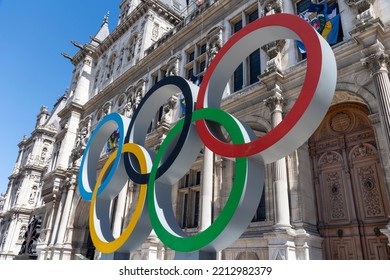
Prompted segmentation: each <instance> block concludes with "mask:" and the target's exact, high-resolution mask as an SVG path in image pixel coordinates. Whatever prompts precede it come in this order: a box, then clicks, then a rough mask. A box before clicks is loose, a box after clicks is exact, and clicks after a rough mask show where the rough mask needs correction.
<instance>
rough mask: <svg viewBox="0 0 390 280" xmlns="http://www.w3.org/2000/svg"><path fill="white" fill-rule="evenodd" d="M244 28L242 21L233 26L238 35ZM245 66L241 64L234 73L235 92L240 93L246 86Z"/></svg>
mask: <svg viewBox="0 0 390 280" xmlns="http://www.w3.org/2000/svg"><path fill="white" fill-rule="evenodd" d="M241 28H242V20H240V21H238V22H236V23H235V24H234V25H233V32H234V33H236V32H237V31H239V30H240V29H241ZM243 70H244V68H243V64H242V63H241V64H240V65H239V66H238V67H237V69H236V70H235V71H234V74H233V84H234V85H233V91H238V90H240V89H242V86H243V84H244V73H243Z"/></svg>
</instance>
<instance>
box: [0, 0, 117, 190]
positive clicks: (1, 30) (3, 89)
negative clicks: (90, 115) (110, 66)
mask: <svg viewBox="0 0 390 280" xmlns="http://www.w3.org/2000/svg"><path fill="white" fill-rule="evenodd" d="M120 1H121V0H67V1H58V0H35V1H15V0H0V97H1V109H0V117H1V122H0V131H1V132H2V137H0V147H2V153H1V160H0V193H2V192H5V191H6V188H7V184H8V176H9V175H10V174H11V171H12V169H13V166H14V164H15V161H16V157H17V153H18V147H17V144H18V143H19V142H20V141H21V140H22V138H23V135H27V136H29V135H30V133H31V131H32V130H33V129H34V126H35V121H36V116H37V114H38V112H39V109H40V107H41V106H42V105H45V106H47V107H48V108H49V110H51V109H52V108H53V105H54V103H55V102H56V100H57V98H58V97H59V96H61V95H62V94H63V93H64V91H65V90H66V88H67V87H69V84H70V79H71V75H72V70H73V65H72V64H71V63H70V61H69V60H67V59H65V58H63V57H62V56H61V55H60V53H61V52H65V53H68V54H70V55H74V54H75V53H76V52H77V50H78V49H77V48H76V47H74V46H73V45H72V44H71V43H70V41H71V40H74V41H76V42H78V43H81V44H85V43H88V42H89V41H90V39H89V35H95V33H96V32H97V31H98V29H99V27H100V25H101V23H102V20H103V17H104V16H105V14H106V13H107V11H109V12H110V17H109V25H110V30H113V29H114V28H115V26H116V25H117V22H118V14H119V3H120Z"/></svg>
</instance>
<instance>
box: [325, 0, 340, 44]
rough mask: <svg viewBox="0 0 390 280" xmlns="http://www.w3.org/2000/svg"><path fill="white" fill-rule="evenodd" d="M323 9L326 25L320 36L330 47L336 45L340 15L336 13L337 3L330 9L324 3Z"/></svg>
mask: <svg viewBox="0 0 390 280" xmlns="http://www.w3.org/2000/svg"><path fill="white" fill-rule="evenodd" d="M324 7H325V9H326V13H325V14H326V20H327V21H326V25H325V28H324V30H323V31H322V33H321V35H322V37H324V39H325V40H326V41H328V43H329V44H330V45H332V44H336V43H337V39H338V36H339V29H340V13H338V12H337V11H338V9H337V8H338V6H337V3H333V4H332V5H331V6H330V7H328V4H327V3H326V1H325V4H324Z"/></svg>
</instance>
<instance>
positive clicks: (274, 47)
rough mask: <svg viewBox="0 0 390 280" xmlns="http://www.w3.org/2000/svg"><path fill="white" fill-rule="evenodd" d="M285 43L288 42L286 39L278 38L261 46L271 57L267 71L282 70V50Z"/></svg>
mask: <svg viewBox="0 0 390 280" xmlns="http://www.w3.org/2000/svg"><path fill="white" fill-rule="evenodd" d="M285 44H286V40H277V41H273V42H271V43H269V44H266V45H264V46H262V47H261V49H262V50H263V51H265V52H266V53H267V55H268V57H269V60H268V61H267V68H266V69H265V72H272V71H276V70H280V68H281V59H280V52H281V51H282V49H283V47H284V45H285Z"/></svg>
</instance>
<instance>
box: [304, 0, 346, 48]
mask: <svg viewBox="0 0 390 280" xmlns="http://www.w3.org/2000/svg"><path fill="white" fill-rule="evenodd" d="M299 16H300V17H301V18H302V19H304V20H306V21H307V22H308V23H309V24H310V25H311V26H313V28H314V29H315V30H317V32H318V33H320V34H321V35H322V37H324V39H325V40H326V41H327V42H328V43H329V44H330V45H332V44H336V43H337V41H338V35H339V29H340V13H339V12H338V5H337V3H333V4H332V5H331V6H329V7H328V3H327V2H326V1H324V4H319V5H316V4H311V5H310V7H309V9H308V10H307V11H305V12H303V13H301V14H300V15H299ZM297 46H298V49H299V51H300V52H301V53H306V49H305V46H304V45H303V43H302V42H301V41H297Z"/></svg>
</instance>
